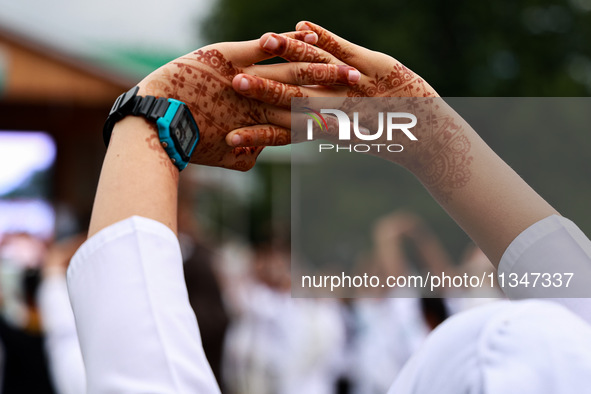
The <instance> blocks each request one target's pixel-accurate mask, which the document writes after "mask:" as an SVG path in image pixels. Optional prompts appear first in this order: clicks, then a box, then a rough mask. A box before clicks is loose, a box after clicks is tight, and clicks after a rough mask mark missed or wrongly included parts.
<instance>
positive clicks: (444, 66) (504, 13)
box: [202, 0, 591, 97]
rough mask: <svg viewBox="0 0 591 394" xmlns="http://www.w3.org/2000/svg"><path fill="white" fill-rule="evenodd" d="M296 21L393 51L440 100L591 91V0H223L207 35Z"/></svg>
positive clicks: (257, 31)
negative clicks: (432, 87)
mask: <svg viewBox="0 0 591 394" xmlns="http://www.w3.org/2000/svg"><path fill="white" fill-rule="evenodd" d="M300 20H310V21H313V22H316V23H319V24H321V25H323V26H325V27H326V28H328V29H330V30H332V31H333V32H335V33H337V34H339V35H341V36H343V37H345V38H347V39H349V40H350V41H352V42H355V43H358V44H360V45H363V46H365V47H368V48H371V49H374V50H377V51H380V52H384V53H387V54H389V55H391V56H394V57H396V58H397V59H399V60H400V61H402V62H403V63H404V64H405V65H407V66H408V67H410V68H411V69H413V70H414V71H416V72H417V73H419V74H420V75H421V76H423V77H424V78H425V79H426V80H427V81H429V82H430V83H431V84H432V85H433V86H435V87H436V89H437V90H438V91H439V92H440V93H441V94H442V95H443V96H448V97H450V96H586V95H588V94H589V92H590V91H591V60H590V57H591V46H590V45H589V42H591V0H571V1H563V2H551V1H547V0H525V1H511V0H501V1H492V2H482V1H470V0H455V1H441V0H395V1H387V0H366V1H357V0H341V1H339V2H334V1H329V0H315V1H314V2H305V1H299V2H282V1H276V0H260V1H243V0H218V1H217V3H216V4H215V6H214V9H213V11H212V13H211V15H210V16H209V17H208V18H207V19H206V21H205V23H204V25H203V29H202V34H203V35H204V37H205V38H206V39H207V40H208V41H211V42H213V41H228V40H244V39H245V38H256V37H259V36H260V35H261V34H263V33H265V32H267V31H274V32H283V31H288V30H293V28H294V26H295V24H296V23H297V22H298V21H300Z"/></svg>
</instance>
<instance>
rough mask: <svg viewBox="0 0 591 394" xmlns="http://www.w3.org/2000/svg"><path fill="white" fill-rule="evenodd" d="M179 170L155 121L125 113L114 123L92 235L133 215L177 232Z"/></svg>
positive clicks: (96, 205)
mask: <svg viewBox="0 0 591 394" xmlns="http://www.w3.org/2000/svg"><path fill="white" fill-rule="evenodd" d="M178 176H179V172H178V170H177V168H176V167H175V166H174V165H173V164H172V162H171V161H170V158H169V157H168V155H167V154H166V152H165V151H164V149H163V148H162V147H161V146H160V142H159V140H158V135H157V132H156V128H155V126H154V125H151V124H149V123H148V122H147V121H146V120H144V119H142V118H139V117H133V116H128V117H126V118H124V119H123V120H122V121H120V122H118V123H117V124H116V125H115V128H114V129H113V134H112V137H111V141H110V143H109V148H108V150H107V154H106V156H105V160H104V163H103V168H102V171H101V176H100V180H99V184H98V188H97V193H96V198H95V201H94V207H93V210H92V218H91V221H90V229H89V234H88V236H89V237H90V236H92V235H94V234H95V233H97V232H98V231H100V230H101V229H103V228H105V227H107V226H109V225H111V224H113V223H116V222H118V221H121V220H123V219H125V218H128V217H130V216H133V215H138V216H143V217H146V218H149V219H154V220H157V221H159V222H161V223H164V224H165V225H166V226H168V227H169V228H170V229H171V230H172V231H174V232H175V233H176V231H177V229H176V227H177V193H178Z"/></svg>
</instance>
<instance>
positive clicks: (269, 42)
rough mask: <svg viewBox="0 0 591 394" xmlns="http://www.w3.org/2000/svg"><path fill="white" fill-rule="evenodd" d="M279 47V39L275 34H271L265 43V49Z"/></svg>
mask: <svg viewBox="0 0 591 394" xmlns="http://www.w3.org/2000/svg"><path fill="white" fill-rule="evenodd" d="M278 47H279V41H277V39H276V38H275V37H273V36H270V37H269V38H267V41H265V44H263V48H265V49H270V50H275V49H277V48H278Z"/></svg>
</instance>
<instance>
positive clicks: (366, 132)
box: [359, 126, 369, 135]
mask: <svg viewBox="0 0 591 394" xmlns="http://www.w3.org/2000/svg"><path fill="white" fill-rule="evenodd" d="M359 132H360V133H361V134H364V135H369V130H368V129H366V128H365V127H363V126H359Z"/></svg>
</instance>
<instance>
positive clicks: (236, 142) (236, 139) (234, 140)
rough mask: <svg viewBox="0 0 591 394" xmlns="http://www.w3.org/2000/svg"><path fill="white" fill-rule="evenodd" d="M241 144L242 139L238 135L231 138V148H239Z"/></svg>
mask: <svg viewBox="0 0 591 394" xmlns="http://www.w3.org/2000/svg"><path fill="white" fill-rule="evenodd" d="M241 143H242V137H240V136H239V135H238V134H234V135H233V136H232V145H233V146H240V144H241Z"/></svg>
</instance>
